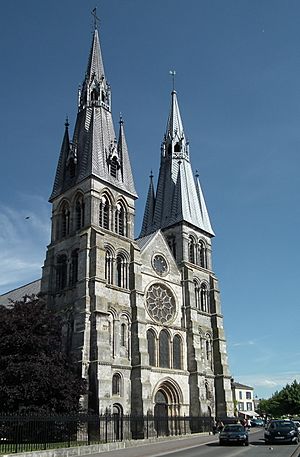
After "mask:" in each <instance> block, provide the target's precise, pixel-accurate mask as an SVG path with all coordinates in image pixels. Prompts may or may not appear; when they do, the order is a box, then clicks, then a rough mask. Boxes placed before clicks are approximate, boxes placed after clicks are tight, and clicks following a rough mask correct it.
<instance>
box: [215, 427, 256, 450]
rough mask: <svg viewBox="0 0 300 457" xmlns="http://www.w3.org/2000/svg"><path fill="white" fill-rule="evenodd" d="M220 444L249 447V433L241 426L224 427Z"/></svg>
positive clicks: (220, 435) (220, 436)
mask: <svg viewBox="0 0 300 457" xmlns="http://www.w3.org/2000/svg"><path fill="white" fill-rule="evenodd" d="M219 444H220V446H222V445H223V444H241V445H245V446H248V445H249V440H248V432H247V430H245V428H244V427H243V426H242V425H241V424H227V425H224V428H223V430H222V431H221V432H220V434H219Z"/></svg>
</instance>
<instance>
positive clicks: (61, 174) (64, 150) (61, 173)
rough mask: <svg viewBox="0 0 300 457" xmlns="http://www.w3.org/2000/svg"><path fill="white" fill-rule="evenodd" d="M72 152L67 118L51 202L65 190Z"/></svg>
mask: <svg viewBox="0 0 300 457" xmlns="http://www.w3.org/2000/svg"><path fill="white" fill-rule="evenodd" d="M69 152H70V139H69V120H68V117H66V121H65V133H64V137H63V140H62V145H61V149H60V154H59V159H58V164H57V168H56V174H55V179H54V185H53V189H52V193H51V196H50V199H49V201H51V200H52V198H53V197H55V196H56V195H58V194H59V193H60V192H62V190H63V185H64V179H65V171H66V162H67V158H68V155H69Z"/></svg>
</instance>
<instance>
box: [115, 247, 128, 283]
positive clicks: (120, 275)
mask: <svg viewBox="0 0 300 457" xmlns="http://www.w3.org/2000/svg"><path fill="white" fill-rule="evenodd" d="M116 270H117V271H116V273H117V278H116V279H117V286H119V287H123V288H124V289H127V287H128V285H127V276H128V266H127V260H126V258H125V256H124V255H123V254H118V255H117V258H116Z"/></svg>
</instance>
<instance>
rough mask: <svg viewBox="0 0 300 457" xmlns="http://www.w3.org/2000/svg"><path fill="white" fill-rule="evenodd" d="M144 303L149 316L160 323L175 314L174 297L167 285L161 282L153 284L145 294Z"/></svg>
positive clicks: (167, 320) (170, 318) (168, 319)
mask: <svg viewBox="0 0 300 457" xmlns="http://www.w3.org/2000/svg"><path fill="white" fill-rule="evenodd" d="M146 304H147V308H148V313H149V314H150V316H151V318H152V319H153V320H155V321H156V322H158V323H160V324H165V323H166V322H169V321H170V320H172V319H173V318H174V316H175V311H176V306H175V299H174V296H173V294H172V292H171V291H170V289H169V288H168V287H166V286H165V285H163V284H153V285H152V286H151V287H149V289H148V292H147V295H146Z"/></svg>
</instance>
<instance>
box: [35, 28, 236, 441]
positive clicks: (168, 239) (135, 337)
mask: <svg viewBox="0 0 300 457" xmlns="http://www.w3.org/2000/svg"><path fill="white" fill-rule="evenodd" d="M136 198H137V194H136V190H135V186H134V180H133V175H132V169H131V165H130V159H129V154H128V149H127V143H126V139H125V133H124V125H123V121H122V119H120V122H119V132H118V136H116V134H115V129H114V125H113V119H112V113H111V92H110V86H109V85H108V83H107V81H106V77H105V73H104V67H103V61H102V56H101V50H100V43H99V36H98V31H97V29H96V30H95V31H94V35H93V40H92V46H91V50H90V55H89V59H88V66H87V72H86V76H85V79H84V81H83V84H82V87H81V90H80V94H79V98H78V112H77V118H76V123H75V128H74V132H73V135H72V139H71V138H70V135H69V124H68V122H66V124H65V133H64V137H63V141H62V147H61V152H60V156H59V160H58V165H57V170H56V176H55V180H54V185H53V190H52V194H51V197H50V202H51V203H52V231H51V242H50V244H49V246H48V249H47V255H46V260H45V263H44V267H43V277H42V292H43V293H44V294H46V297H47V302H48V305H49V306H51V307H53V308H55V309H59V310H60V311H61V312H62V314H63V315H64V329H63V335H64V341H65V347H66V350H67V351H68V353H69V354H70V355H72V356H73V357H75V359H76V360H77V361H78V363H79V366H80V369H81V372H82V376H83V377H85V378H86V379H87V381H88V385H89V391H90V395H89V396H88V397H87V398H85V399H83V406H84V407H85V408H86V409H89V410H92V411H94V412H99V413H100V414H101V413H105V412H110V413H111V414H114V415H116V416H117V417H119V416H120V415H122V414H135V415H143V414H147V413H150V414H155V416H156V417H159V418H164V417H167V416H172V417H176V416H179V415H182V416H183V415H186V416H188V415H189V416H195V417H196V416H203V415H206V416H209V415H212V416H218V417H222V416H232V415H233V403H232V395H231V385H230V373H229V368H228V362H227V354H226V341H225V336H224V330H223V317H222V313H221V307H220V301H219V289H218V282H217V278H216V276H215V275H214V273H213V271H212V247H211V239H212V237H213V236H214V233H213V230H212V227H211V223H210V219H209V215H208V211H207V208H206V204H205V200H204V197H203V193H202V190H201V186H200V182H199V179H198V176H196V177H195V176H194V175H193V172H192V168H191V162H190V151H189V144H188V141H187V139H186V136H185V132H184V128H183V123H182V119H181V115H180V111H179V106H178V100H177V94H176V91H174V90H173V91H172V94H171V106H170V111H169V117H168V122H167V128H166V132H165V135H164V138H163V142H162V147H161V153H160V169H159V176H158V181H157V186H156V189H155V186H154V182H153V177H152V176H151V178H150V185H149V190H148V197H147V202H146V207H145V212H144V218H143V224H142V229H141V233H140V236H139V238H138V239H134V216H135V200H136ZM160 427H161V428H162V433H164V434H165V433H167V432H168V431H167V429H166V430H165V429H164V427H168V425H167V424H165V425H164V422H163V420H161V421H160Z"/></svg>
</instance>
